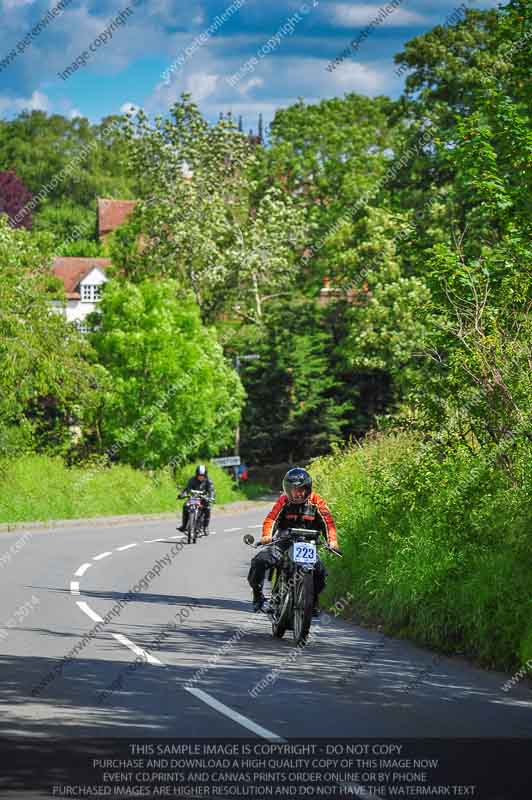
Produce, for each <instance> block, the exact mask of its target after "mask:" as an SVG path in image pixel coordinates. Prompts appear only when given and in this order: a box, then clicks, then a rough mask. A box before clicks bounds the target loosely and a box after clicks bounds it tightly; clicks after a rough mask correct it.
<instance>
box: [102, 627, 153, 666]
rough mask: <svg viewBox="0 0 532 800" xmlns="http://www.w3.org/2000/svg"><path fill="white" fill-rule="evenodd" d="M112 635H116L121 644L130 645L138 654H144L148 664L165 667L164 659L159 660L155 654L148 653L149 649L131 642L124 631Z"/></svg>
mask: <svg viewBox="0 0 532 800" xmlns="http://www.w3.org/2000/svg"><path fill="white" fill-rule="evenodd" d="M111 635H112V636H114V638H115V639H116V640H117V642H120V644H123V645H125V646H126V647H129V649H130V650H133V652H134V653H135V655H136V656H142V658H144V659H146V661H147V662H148V664H154V665H155V666H158V667H164V664H163V663H162V661H159V659H158V658H155V656H152V655H151V654H150V653H148V651H147V650H143V649H142V647H139V646H138V645H136V644H135V643H134V642H131V641H130V640H129V639H128V638H127V637H126V636H124V635H123V634H122V633H113V634H111Z"/></svg>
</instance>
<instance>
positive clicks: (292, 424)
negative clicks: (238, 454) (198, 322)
mask: <svg viewBox="0 0 532 800" xmlns="http://www.w3.org/2000/svg"><path fill="white" fill-rule="evenodd" d="M237 341H238V344H239V348H242V350H240V352H243V353H253V354H256V355H258V356H259V359H258V360H254V361H243V362H242V376H243V382H244V386H245V388H246V391H247V395H248V397H247V403H246V407H245V411H244V415H243V419H242V431H241V436H242V447H243V452H245V453H246V458H249V459H251V460H252V461H254V460H261V461H263V462H270V463H272V462H273V463H277V462H279V461H285V460H288V461H293V460H303V461H304V460H306V459H308V458H309V457H310V456H311V455H314V454H318V453H323V452H327V451H328V449H329V447H330V444H331V441H334V440H336V439H338V438H340V431H341V427H342V423H343V422H344V419H343V418H344V415H345V414H346V413H347V412H348V410H349V409H348V408H347V407H346V406H345V405H343V404H338V402H337V399H336V398H335V391H336V389H337V386H336V382H335V379H334V377H333V376H332V375H331V374H330V373H329V370H328V353H329V352H330V351H331V349H332V341H331V337H330V334H329V332H328V331H327V329H326V328H325V326H324V323H323V318H322V317H321V315H320V312H319V309H318V307H317V305H316V303H315V302H314V301H310V300H304V299H301V298H297V299H292V298H290V300H289V302H284V301H282V300H281V301H278V302H272V304H271V305H269V306H268V307H267V311H266V313H265V315H264V317H263V320H262V324H261V325H251V326H248V327H247V328H246V329H245V330H244V331H239V332H238V338H237ZM228 346H229V347H230V342H229V343H228Z"/></svg>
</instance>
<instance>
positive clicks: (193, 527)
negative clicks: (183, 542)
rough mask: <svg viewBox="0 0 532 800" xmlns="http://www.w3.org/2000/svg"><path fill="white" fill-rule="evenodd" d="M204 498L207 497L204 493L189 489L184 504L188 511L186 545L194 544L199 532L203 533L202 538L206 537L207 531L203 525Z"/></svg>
mask: <svg viewBox="0 0 532 800" xmlns="http://www.w3.org/2000/svg"><path fill="white" fill-rule="evenodd" d="M206 497H207V495H206V493H205V492H201V491H199V490H197V489H191V490H190V492H189V496H188V498H187V503H186V506H187V511H188V520H187V527H186V534H187V539H188V544H191V543H192V544H196V542H197V540H198V535H199V533H200V531H202V532H203V535H204V536H206V535H207V531H206V530H205V526H204V524H203V521H204V508H205V498H206Z"/></svg>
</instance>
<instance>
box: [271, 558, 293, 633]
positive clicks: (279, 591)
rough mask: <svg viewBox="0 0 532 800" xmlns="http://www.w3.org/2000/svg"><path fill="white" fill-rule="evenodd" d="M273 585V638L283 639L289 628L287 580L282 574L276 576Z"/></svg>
mask: <svg viewBox="0 0 532 800" xmlns="http://www.w3.org/2000/svg"><path fill="white" fill-rule="evenodd" d="M272 583H274V584H275V585H274V588H273V592H272V598H271V603H272V606H273V608H272V636H273V637H274V639H282V638H283V636H284V635H285V633H286V629H287V627H288V625H287V622H288V608H287V606H288V605H289V603H288V602H287V601H288V600H289V597H288V596H287V595H288V591H287V588H286V579H285V577H284V575H282V574H279V573H277V574H274V575H273V580H272Z"/></svg>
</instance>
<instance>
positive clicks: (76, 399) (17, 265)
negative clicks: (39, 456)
mask: <svg viewBox="0 0 532 800" xmlns="http://www.w3.org/2000/svg"><path fill="white" fill-rule="evenodd" d="M52 244H53V243H52V240H51V238H50V237H49V236H48V235H44V234H41V235H35V234H34V235H32V234H30V233H28V232H26V231H24V230H13V229H12V228H10V226H9V225H8V223H7V221H6V218H5V217H0V263H1V265H2V280H1V281H0V431H1V432H2V433H1V435H0V442H2V446H3V447H4V448H7V449H9V448H10V447H11V446H12V445H13V446H14V447H15V450H16V452H20V449H21V447H22V449H23V450H25V449H26V448H27V446H28V443H29V442H30V441H33V442H34V444H35V446H36V447H38V448H40V449H44V450H47V451H50V450H52V451H53V450H59V451H61V452H62V451H64V450H66V449H68V448H69V447H70V445H71V438H72V437H71V432H70V430H69V426H70V425H72V424H74V423H79V422H81V421H83V420H84V419H85V418H87V417H89V416H90V414H91V411H92V409H93V407H94V404H95V403H96V402H97V397H98V387H99V382H100V381H101V380H103V378H104V375H103V372H102V370H101V369H99V368H97V367H92V366H90V364H89V363H88V360H87V359H88V357H89V351H88V346H87V344H86V342H84V341H83V340H82V338H81V337H80V335H79V334H78V332H77V331H76V329H75V328H74V326H72V325H69V324H67V323H66V321H65V319H64V317H63V316H62V314H61V313H58V310H54V309H52V308H51V301H55V302H56V303H57V304H58V305H60V304H61V302H62V292H60V291H59V289H58V288H57V286H56V284H55V279H54V278H53V277H52V276H51V273H50V270H49V266H48V264H49V263H50V258H51V248H52ZM17 426H21V430H20V436H14V428H15V427H17ZM4 452H5V450H4Z"/></svg>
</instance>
